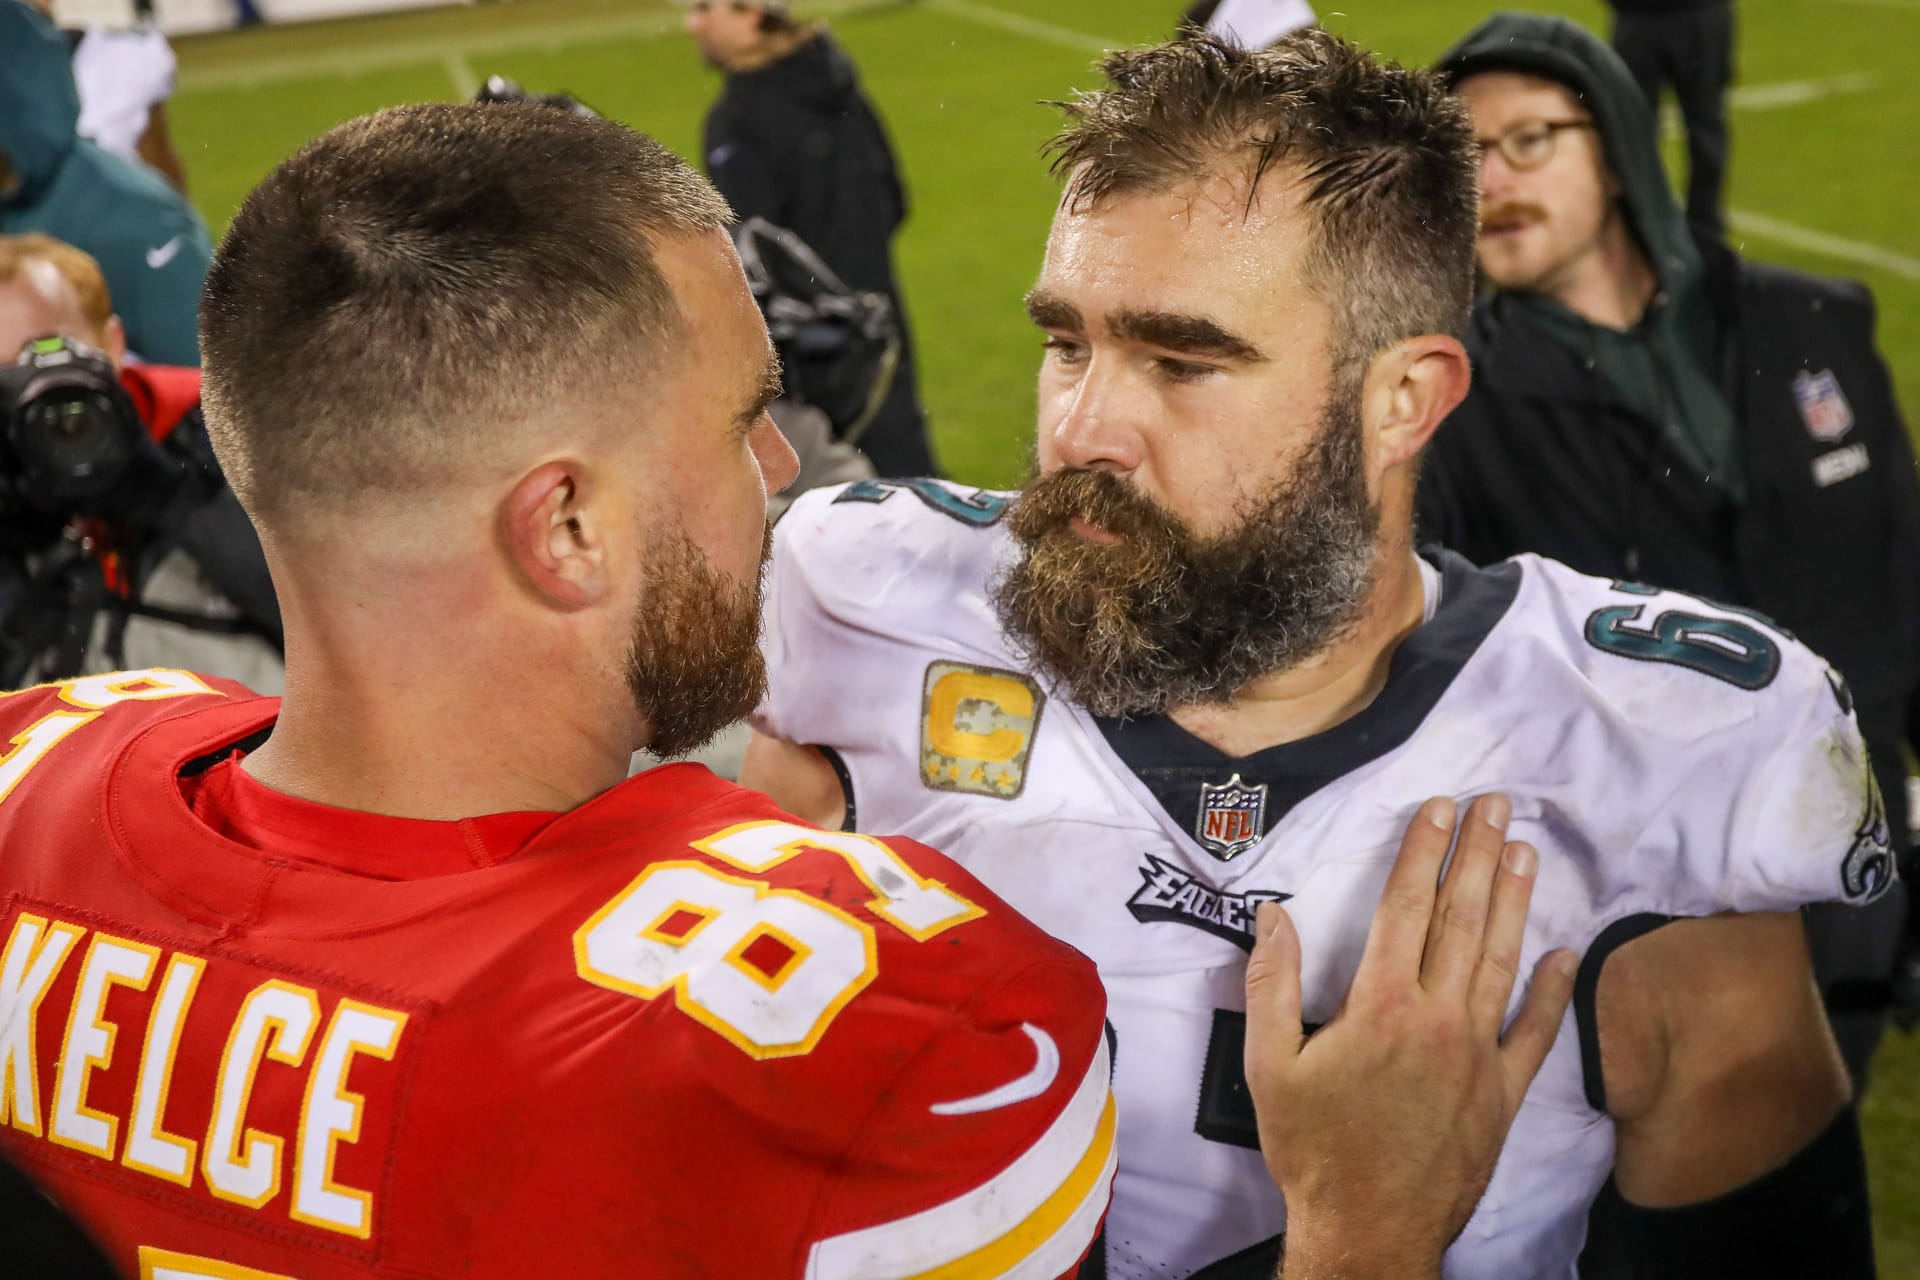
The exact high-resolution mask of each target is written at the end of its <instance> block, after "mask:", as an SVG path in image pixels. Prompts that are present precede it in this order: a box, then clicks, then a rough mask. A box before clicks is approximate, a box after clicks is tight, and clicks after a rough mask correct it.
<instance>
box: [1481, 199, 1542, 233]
mask: <svg viewBox="0 0 1920 1280" xmlns="http://www.w3.org/2000/svg"><path fill="white" fill-rule="evenodd" d="M1546 220H1547V211H1546V210H1545V209H1544V208H1542V207H1541V206H1540V205H1537V204H1533V203H1531V202H1529V201H1525V200H1508V201H1505V202H1503V203H1501V204H1496V205H1491V206H1489V207H1487V208H1485V209H1482V210H1481V211H1480V228H1481V230H1483V231H1484V230H1485V229H1486V228H1488V227H1490V226H1493V225H1495V224H1496V223H1501V222H1545V221H1546Z"/></svg>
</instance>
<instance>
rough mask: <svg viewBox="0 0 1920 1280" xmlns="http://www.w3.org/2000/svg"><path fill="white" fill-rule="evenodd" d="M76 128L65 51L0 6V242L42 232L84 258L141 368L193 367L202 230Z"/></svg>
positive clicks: (30, 21)
mask: <svg viewBox="0 0 1920 1280" xmlns="http://www.w3.org/2000/svg"><path fill="white" fill-rule="evenodd" d="M79 118H80V99H79V95H78V94H77V93H76V92H75V91H74V87H73V63H72V60H71V57H70V54H69V51H68V48H67V42H66V40H65V39H64V38H63V37H62V36H61V34H60V32H59V31H58V30H57V29H56V28H55V27H54V25H53V24H52V23H51V22H49V21H48V20H47V19H46V18H45V17H44V16H43V15H41V14H40V13H39V12H38V11H37V10H35V9H32V8H30V7H28V6H27V5H25V4H22V3H20V2H19V0H0V155H4V156H5V158H6V161H7V166H8V167H9V168H11V169H12V171H13V177H12V180H11V181H12V183H13V184H14V187H13V190H11V191H9V192H7V193H6V194H5V195H0V235H19V234H21V233H23V232H29V231H38V232H42V233H44V234H46V235H50V236H53V237H54V238H55V239H58V240H64V241H66V242H67V243H68V244H71V245H73V246H74V247H75V248H78V249H82V250H85V251H86V252H87V253H89V254H91V255H92V256H93V258H94V260H95V261H96V262H98V263H99V264H100V270H101V272H102V273H103V274H104V275H105V276H106V279H107V289H108V291H109V292H110V293H112V295H113V309H114V311H115V313H116V314H118V315H119V317H120V319H121V322H122V323H123V324H125V325H126V329H127V345H128V346H129V347H130V348H131V349H132V350H133V351H134V352H135V353H136V354H137V355H139V356H140V357H141V358H142V359H143V360H149V361H153V362H155V363H158V364H177V365H197V364H199V363H200V338H199V308H200V289H201V286H202V285H203V284H204V283H205V282H206V278H207V265H208V263H209V262H211V261H212V258H213V246H212V244H211V242H210V241H209V240H208V238H207V228H206V224H204V223H203V222H201V221H200V215H199V214H198V213H196V212H194V209H193V206H192V205H190V204H188V203H187V201H186V198H185V197H184V196H182V195H181V194H180V193H179V192H177V191H175V190H174V189H173V188H172V187H170V186H168V185H167V183H166V181H165V180H164V179H163V178H161V177H160V175H158V174H157V173H155V172H153V171H152V170H151V169H149V168H147V167H146V166H145V165H142V164H138V163H135V162H134V161H131V160H123V159H121V158H120V157H119V156H115V155H110V154H108V153H107V152H105V151H102V150H101V149H100V148H99V147H96V146H95V145H94V144H93V143H91V142H88V141H86V140H85V139H83V138H81V137H80V136H79V135H78V134H77V133H76V132H75V131H74V127H75V124H76V122H77V121H78V120H79ZM13 354H14V353H13V352H11V351H9V352H0V359H4V360H7V361H11V360H12V358H13Z"/></svg>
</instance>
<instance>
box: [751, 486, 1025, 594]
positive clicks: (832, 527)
mask: <svg viewBox="0 0 1920 1280" xmlns="http://www.w3.org/2000/svg"><path fill="white" fill-rule="evenodd" d="M1012 499H1013V495H1012V494H1010V493H1002V492H997V491H994V490H990V489H971V488H968V487H966V486H964V485H956V484H953V483H951V482H949V481H945V480H924V479H916V480H877V479H875V480H857V481H854V482H853V483H851V484H844V485H835V486H832V487H830V488H825V489H816V490H814V491H813V492H811V493H808V494H804V495H802V496H801V497H800V498H799V499H798V500H797V501H796V502H795V503H794V504H793V506H792V507H791V508H789V509H788V511H787V514H786V515H785V516H784V517H782V518H781V520H780V523H779V524H778V525H777V526H776V527H775V529H774V558H775V572H776V573H779V574H790V573H796V572H797V573H800V574H802V575H804V576H805V577H806V579H807V580H808V582H809V583H810V584H812V586H813V588H814V595H815V596H816V597H817V598H818V599H819V600H820V601H821V602H822V603H830V602H832V601H836V600H839V601H846V602H856V601H857V602H863V603H866V604H868V605H876V606H877V605H881V604H882V603H883V602H884V603H886V604H890V605H895V606H897V605H902V604H906V603H908V601H909V600H910V599H911V598H913V597H916V596H921V597H925V598H927V599H929V600H951V599H952V598H953V596H954V595H955V594H965V593H969V592H973V593H977V592H978V591H979V589H980V585H981V584H982V583H983V582H984V580H985V579H986V577H987V575H988V574H989V572H990V571H991V568H992V566H993V565H994V564H995V563H997V560H998V557H999V556H1000V555H1001V554H1002V550H1003V548H1004V547H1005V546H1006V536H1005V534H1004V532H1003V531H1002V530H1001V529H1000V528H999V525H1000V523H1001V520H1002V518H1003V517H1004V516H1005V514H1006V510H1007V507H1008V505H1009V503H1010V502H1011V501H1012Z"/></svg>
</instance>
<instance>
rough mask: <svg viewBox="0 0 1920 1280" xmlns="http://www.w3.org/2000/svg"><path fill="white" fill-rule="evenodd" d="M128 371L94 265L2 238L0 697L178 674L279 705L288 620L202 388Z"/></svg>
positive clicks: (169, 372) (65, 248)
mask: <svg viewBox="0 0 1920 1280" xmlns="http://www.w3.org/2000/svg"><path fill="white" fill-rule="evenodd" d="M16 353H18V355H17V357H16ZM125 357H126V336H125V329H124V326H123V325H122V324H121V322H120V319H119V317H117V316H115V315H114V314H113V304H112V302H111V299H110V297H109V294H108V292H107V286H106V282H105V280H104V279H102V277H101V274H100V268H99V266H98V265H97V264H96V263H95V262H94V261H93V259H92V258H89V257H88V256H87V255H86V254H84V253H82V252H80V251H79V250H78V249H75V248H73V247H72V246H71V245H66V244H62V243H61V242H59V241H57V240H54V239H51V238H50V237H47V236H42V235H25V236H0V365H3V366H4V367H0V688H5V689H12V688H19V687H21V686H23V685H28V684H34V683H38V682H41V681H46V680H55V679H62V678H66V677H69V676H74V675H83V674H93V673H97V672H102V671H114V670H122V669H127V668H135V667H182V668H188V669H191V670H195V671H206V672H210V673H212V674H215V675H221V676H225V677H227V678H229V679H233V680H238V681H240V682H242V683H244V684H246V685H247V686H248V687H250V688H252V689H254V690H255V691H256V692H260V693H266V694H273V693H278V692H279V691H280V688H281V686H282V684H283V683H284V665H283V661H282V656H281V651H282V641H281V630H280V614H279V609H278V607H277V605H276V603H275V599H274V594H273V587H272V583H271V581H270V580H269V578H268V576H267V566H266V559H265V556H264V555H263V554H262V552H261V550H260V541H259V538H258V536H257V535H256V534H255V533H254V531H253V527H252V525H251V524H249V523H248V522H247V519H246V516H245V514H244V513H243V512H242V511H241V509H240V505H239V503H238V502H237V501H235V499H234V497H233V494H232V492H231V490H229V489H228V487H227V485H226V482H225V480H224V479H223V477H222V476H221V473H220V468H219V464H218V463H217V462H215V461H214V459H213V453H212V449H211V447H210V445H209V444H208V442H207V436H206V425H205V423H204V422H203V421H202V420H201V416H200V371H199V370H198V369H195V368H175V367H169V366H164V365H153V364H143V365H129V364H127V363H126V361H125Z"/></svg>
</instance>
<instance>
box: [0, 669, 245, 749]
mask: <svg viewBox="0 0 1920 1280" xmlns="http://www.w3.org/2000/svg"><path fill="white" fill-rule="evenodd" d="M254 697H255V695H254V693H253V692H252V691H251V690H249V689H247V688H246V687H245V686H244V685H241V684H238V683H236V682H234V681H232V680H224V679H221V678H219V677H217V676H202V675H196V674H194V673H193V672H191V671H175V670H172V669H170V668H162V667H153V668H147V669H144V670H140V671H108V672H103V673H101V674H99V675H91V676H76V677H74V678H73V679H71V680H61V681H56V682H53V683H49V684H38V685H32V686H30V687H28V688H25V689H16V690H13V691H11V692H7V693H0V733H4V734H6V735H8V736H11V735H12V734H14V733H17V732H19V731H20V730H21V729H22V728H24V727H26V726H28V725H33V724H38V723H40V722H41V721H43V720H45V719H47V718H49V717H53V716H69V717H73V718H76V719H78V718H82V717H84V718H86V719H89V720H90V719H92V718H93V717H95V716H97V715H99V714H100V713H101V712H104V711H108V710H111V709H117V714H116V715H115V716H114V719H115V721H117V722H122V723H125V724H126V725H127V726H128V727H129V728H131V727H132V726H133V725H134V724H135V723H136V722H137V723H141V724H144V723H147V722H150V721H152V720H156V719H161V718H164V717H166V716H169V715H176V714H178V713H179V712H180V711H182V710H184V709H186V707H188V706H189V705H191V706H201V705H204V704H205V700H206V699H209V698H230V699H234V700H236V701H239V700H251V699H252V698H254ZM188 700H190V701H188ZM130 712H140V714H129V713H130Z"/></svg>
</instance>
